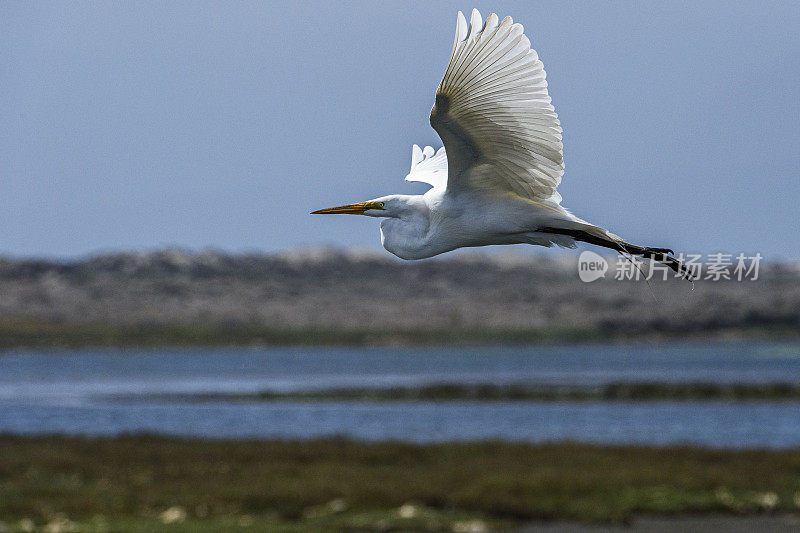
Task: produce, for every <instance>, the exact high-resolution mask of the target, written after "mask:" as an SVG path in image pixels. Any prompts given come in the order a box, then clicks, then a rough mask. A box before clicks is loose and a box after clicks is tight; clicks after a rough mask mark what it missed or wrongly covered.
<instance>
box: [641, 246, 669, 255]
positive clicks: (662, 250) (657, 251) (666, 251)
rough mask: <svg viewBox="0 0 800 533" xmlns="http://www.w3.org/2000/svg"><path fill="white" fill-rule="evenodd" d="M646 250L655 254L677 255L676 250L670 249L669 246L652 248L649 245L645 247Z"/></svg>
mask: <svg viewBox="0 0 800 533" xmlns="http://www.w3.org/2000/svg"><path fill="white" fill-rule="evenodd" d="M644 250H645V252H650V253H653V254H661V255H667V254H669V255H675V252H674V251H673V250H671V249H669V248H650V247H649V246H648V247H645V249H644Z"/></svg>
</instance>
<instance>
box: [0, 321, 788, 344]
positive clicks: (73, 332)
mask: <svg viewBox="0 0 800 533" xmlns="http://www.w3.org/2000/svg"><path fill="white" fill-rule="evenodd" d="M798 338H800V327H797V326H796V325H795V324H791V323H771V324H762V325H758V326H752V327H739V328H729V327H715V326H702V325H701V326H698V327H695V328H691V327H686V326H682V327H679V328H677V327H668V326H666V325H660V326H657V325H653V326H649V327H646V328H639V329H636V328H633V329H621V328H618V327H613V326H606V327H603V328H594V327H580V328H578V327H576V328H563V327H561V328H558V327H551V328H516V329H501V328H475V327H471V328H463V327H457V326H447V327H442V328H395V329H386V328H366V329H358V328H342V327H329V328H314V327H297V328H290V327H271V326H267V325H264V324H261V323H254V324H248V323H215V322H211V323H201V322H197V323H191V324H183V323H175V324H139V325H136V324H114V323H105V322H58V321H46V320H37V319H17V320H9V319H5V320H0V350H3V349H14V348H84V347H136V346H142V347H152V346H156V347H164V346H253V345H260V346H284V345H297V346H312V345H317V346H319V345H350V346H369V345H443V344H455V345H465V344H498V343H505V344H509V343H567V342H598V341H611V342H618V341H619V342H630V341H632V340H635V341H643V340H652V341H659V340H690V339H702V340H712V339H720V340H729V339H754V340H759V339H771V340H775V339H798Z"/></svg>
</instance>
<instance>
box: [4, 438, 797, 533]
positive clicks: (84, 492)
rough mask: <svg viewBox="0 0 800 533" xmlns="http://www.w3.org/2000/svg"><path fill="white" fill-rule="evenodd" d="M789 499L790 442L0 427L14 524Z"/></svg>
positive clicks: (621, 511)
mask: <svg viewBox="0 0 800 533" xmlns="http://www.w3.org/2000/svg"><path fill="white" fill-rule="evenodd" d="M799 507H800V450H793V451H760V450H750V451H723V450H707V449H698V448H689V447H672V448H646V447H645V448H638V447H600V446H590V445H578V444H569V443H566V444H547V445H528V444H512V443H502V442H486V443H461V444H436V445H425V446H420V445H410V444H399V443H374V444H367V443H357V442H351V441H346V440H316V441H190V440H180V439H172V438H165V437H155V436H128V437H119V438H101V439H86V438H65V437H55V436H54V437H41V438H29V437H18V436H2V437H0V521H1V522H2V523H3V525H4V526H5V527H6V528H7V529H11V530H14V529H20V530H21V529H28V530H30V528H31V527H34V528H45V527H49V528H50V530H55V528H57V527H61V529H59V530H61V531H70V530H75V531H78V530H85V531H103V530H107V531H108V530H110V531H154V530H162V529H163V530H167V531H220V530H242V529H244V530H250V531H332V530H333V531H335V530H353V529H359V530H387V529H388V530H390V529H405V530H410V529H414V530H444V531H459V530H462V531H468V530H470V529H472V530H479V529H480V528H481V527H506V526H513V525H515V524H519V523H523V522H527V521H533V520H551V519H568V520H578V521H584V522H604V523H608V522H617V523H619V522H623V521H626V520H627V519H629V518H630V517H631V516H633V515H635V514H668V515H669V514H683V513H698V512H722V513H736V514H755V513H763V512H770V511H781V512H797V511H798V508H799Z"/></svg>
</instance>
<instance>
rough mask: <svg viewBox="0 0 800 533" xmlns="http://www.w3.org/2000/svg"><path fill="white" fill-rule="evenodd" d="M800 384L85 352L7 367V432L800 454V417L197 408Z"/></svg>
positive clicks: (797, 368)
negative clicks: (511, 389)
mask: <svg viewBox="0 0 800 533" xmlns="http://www.w3.org/2000/svg"><path fill="white" fill-rule="evenodd" d="M612 381H613V382H618V381H637V382H638V381H673V382H685V381H708V382H725V383H767V382H775V381H781V382H787V381H788V382H798V381H800V343H777V342H776V343H707V344H689V343H668V344H646V345H644V344H643V345H596V344H595V345H592V344H582V345H571V346H508V347H476V348H462V347H459V348H342V347H336V348H326V347H315V348H258V349H250V348H225V349H185V350H163V349H161V350H79V351H58V352H38V351H25V352H8V353H5V354H3V355H0V432H15V433H25V434H42V433H54V432H57V433H67V434H85V435H114V434H119V433H132V432H143V431H146V432H157V433H166V434H175V435H186V436H203V437H292V438H310V437H318V436H327V435H343V436H349V437H353V438H360V439H369V440H377V439H387V438H391V439H402V440H412V441H423V442H427V441H437V440H450V439H487V438H502V439H514V440H527V441H545V440H548V441H549V440H560V439H572V440H578V441H587V442H603V443H651V444H669V443H700V444H705V445H710V446H724V447H748V446H759V447H762V446H766V447H794V446H800V402H798V401H784V402H738V403H726V402H719V401H706V402H672V401H658V402H475V401H448V402H375V403H371V402H341V401H319V402H287V401H281V402H259V401H251V402H223V401H204V402H199V401H198V402H187V401H181V400H178V399H172V400H171V399H166V398H164V397H163V396H161V397H159V396H158V395H163V394H186V393H200V392H220V393H224V392H228V393H229V392H255V391H263V390H276V391H287V390H307V389H320V388H329V387H384V386H385V387H389V386H398V385H402V386H413V385H422V384H431V383H441V382H447V383H518V382H529V383H543V384H556V383H563V384H577V383H580V384H587V383H588V384H603V383H607V382H612Z"/></svg>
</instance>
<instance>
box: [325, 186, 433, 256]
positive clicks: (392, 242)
mask: <svg viewBox="0 0 800 533" xmlns="http://www.w3.org/2000/svg"><path fill="white" fill-rule="evenodd" d="M429 213H430V210H429V209H428V205H427V204H426V203H425V199H424V197H423V196H422V195H405V194H392V195H389V196H382V197H380V198H375V199H374V200H370V201H368V202H358V203H355V204H347V205H340V206H338V207H329V208H328V209H320V210H319V211H314V212H313V213H311V214H312V215H339V214H343V215H366V216H368V217H383V218H386V220H384V221H383V222H381V243H382V244H383V247H384V248H386V249H387V250H388V251H390V252H392V253H393V254H395V255H396V256H398V257H401V258H403V259H420V258H422V257H430V255H433V254H430V253H429V252H428V251H427V250H426V248H427V244H428V229H429V225H430V221H429Z"/></svg>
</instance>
